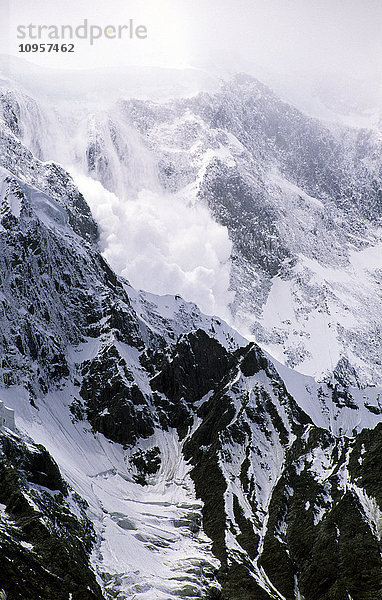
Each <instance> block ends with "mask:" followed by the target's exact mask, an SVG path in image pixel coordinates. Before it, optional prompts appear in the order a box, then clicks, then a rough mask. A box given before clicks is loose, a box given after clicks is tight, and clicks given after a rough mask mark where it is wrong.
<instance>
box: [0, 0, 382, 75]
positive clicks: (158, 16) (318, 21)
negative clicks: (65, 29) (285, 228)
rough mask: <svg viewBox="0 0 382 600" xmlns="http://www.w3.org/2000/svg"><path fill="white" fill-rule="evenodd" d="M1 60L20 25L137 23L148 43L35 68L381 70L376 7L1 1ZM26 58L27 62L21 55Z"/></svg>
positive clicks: (369, 3)
mask: <svg viewBox="0 0 382 600" xmlns="http://www.w3.org/2000/svg"><path fill="white" fill-rule="evenodd" d="M0 5H1V13H2V14H1V15H0V16H1V19H0V22H1V34H2V46H1V50H2V52H6V51H7V50H8V51H9V52H11V53H12V54H17V51H18V47H17V46H18V44H19V43H20V40H17V39H16V27H17V25H20V24H22V25H28V24H30V23H32V24H36V25H37V24H44V25H51V24H52V25H61V24H68V25H73V26H75V25H77V24H79V23H81V22H82V21H83V19H88V21H89V24H91V23H92V24H95V25H100V26H102V27H104V26H106V25H119V24H125V23H128V20H129V19H131V18H132V19H134V21H135V22H136V24H144V25H146V26H147V28H148V38H147V39H146V40H133V41H132V40H126V39H125V40H121V41H119V40H98V41H96V42H95V43H94V45H93V46H90V45H89V44H88V42H86V41H84V40H79V41H76V44H75V46H76V48H75V52H74V53H73V54H71V55H62V54H50V55H48V54H47V53H45V54H33V55H29V56H28V59H29V60H33V61H34V62H38V63H40V64H44V65H49V66H56V67H68V68H73V67H75V68H84V67H91V66H95V65H109V64H114V65H115V64H150V65H160V66H163V65H165V66H183V65H197V66H198V65H204V64H206V65H211V64H214V65H215V66H217V67H220V68H221V67H224V66H227V65H229V66H232V68H233V69H236V68H237V69H243V68H245V67H246V66H248V65H247V63H254V64H255V65H258V67H261V68H264V69H266V70H270V71H273V72H280V73H285V72H292V71H295V70H299V71H305V70H309V71H311V72H318V73H320V72H340V73H345V74H347V75H349V74H350V75H353V76H356V77H366V78H369V77H376V76H377V74H378V73H380V72H381V64H382V59H381V57H382V1H381V0H109V1H108V2H105V1H104V0H70V1H68V0H67V1H65V2H63V1H62V0H49V1H47V0H0ZM24 57H25V55H24Z"/></svg>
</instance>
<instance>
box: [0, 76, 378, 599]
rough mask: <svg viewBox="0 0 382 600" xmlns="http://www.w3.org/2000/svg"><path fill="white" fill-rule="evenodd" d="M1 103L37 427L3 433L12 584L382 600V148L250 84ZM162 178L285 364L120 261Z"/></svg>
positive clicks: (1, 186)
mask: <svg viewBox="0 0 382 600" xmlns="http://www.w3.org/2000/svg"><path fill="white" fill-rule="evenodd" d="M1 101H2V120H1V123H0V157H1V169H0V181H1V183H0V207H1V208H0V210H1V213H0V214H1V217H0V223H1V224H0V281H1V288H0V291H1V295H0V303H1V307H0V356H1V365H0V367H1V370H0V399H1V400H2V401H4V403H5V405H6V406H8V407H10V408H12V409H14V410H15V418H16V427H17V429H16V430H15V431H12V430H9V429H7V428H5V427H2V428H0V447H1V450H0V561H1V563H0V564H1V567H2V568H1V570H0V590H2V591H3V592H4V594H6V597H7V599H8V600H16V599H26V598H29V597H31V598H36V599H37V598H40V599H41V600H48V599H49V600H51V599H52V598H57V599H58V600H61V599H62V600H69V598H72V600H82V599H89V600H90V599H95V598H97V599H101V598H105V600H106V599H107V600H109V599H111V598H119V599H120V600H122V599H135V600H155V599H158V600H169V599H174V600H175V598H179V597H180V598H189V599H196V598H205V599H207V598H210V599H212V598H216V599H218V598H221V599H224V600H244V599H245V600H259V599H260V600H262V599H264V600H270V599H277V600H283V599H284V600H285V599H287V600H292V599H296V600H297V599H302V598H303V599H305V600H324V599H325V600H331V599H333V600H334V599H341V600H342V599H344V600H348V599H349V598H351V599H353V600H363V599H366V598H373V599H376V600H377V599H378V598H382V559H381V541H380V537H381V536H380V531H381V523H382V520H381V510H382V496H381V494H382V473H381V468H380V460H379V457H380V449H381V439H380V438H381V431H382V430H381V427H382V425H381V422H382V404H381V402H382V396H381V392H382V390H381V388H380V387H378V386H377V385H375V384H376V383H378V382H379V380H380V379H379V378H380V363H379V362H378V361H379V354H380V353H379V352H378V346H377V344H380V332H379V330H378V328H379V327H380V317H379V314H380V310H379V309H380V296H379V295H378V291H377V290H378V276H379V277H380V264H379V261H380V255H379V254H378V243H379V239H380V238H379V235H380V229H378V227H379V221H378V219H379V218H380V196H379V194H380V191H379V187H378V186H379V181H380V179H379V168H380V166H379V165H380V162H379V161H380V158H379V155H378V150H379V147H380V146H379V144H380V142H379V139H378V135H377V133H375V132H365V131H356V130H349V129H343V128H340V127H335V128H334V127H329V126H328V125H323V124H320V123H319V122H317V121H313V120H312V119H310V118H308V117H306V116H304V115H303V114H302V113H300V112H298V111H297V110H296V109H294V108H292V107H290V106H288V105H286V104H284V103H282V102H281V101H280V100H278V99H277V98H276V97H275V96H274V95H273V94H272V93H271V92H270V91H269V90H268V89H266V88H264V87H263V86H262V85H261V84H259V83H258V82H256V81H253V80H252V79H248V78H244V77H240V78H238V79H236V80H235V81H234V82H232V83H229V84H227V85H226V86H225V87H224V88H223V89H222V90H221V91H220V92H218V93H215V94H214V95H211V94H207V93H203V94H201V95H198V96H195V97H191V98H184V99H177V100H171V101H167V102H165V103H163V102H161V103H158V102H152V101H147V100H145V101H143V100H131V99H130V100H126V99H125V100H123V101H120V102H118V104H117V105H116V106H115V107H114V108H110V109H109V110H108V111H106V112H103V113H102V114H94V111H90V110H89V108H87V107H86V106H84V105H80V106H78V107H76V106H68V105H66V106H59V107H58V106H53V105H50V104H49V102H48V101H47V100H46V99H45V101H42V100H40V99H35V98H31V97H29V96H28V95H27V94H26V93H25V91H24V92H23V91H20V90H19V89H16V90H14V89H9V86H8V89H5V90H4V92H3V94H2V96H1ZM53 160H54V161H55V162H52V161H53ZM59 163H62V164H63V165H65V166H69V167H70V168H72V169H73V172H74V173H76V178H77V179H78V181H79V182H80V183H81V184H82V185H81V187H82V189H83V190H84V191H85V192H87V193H86V194H85V196H86V197H84V195H83V194H82V193H81V192H80V191H79V190H78V188H77V186H76V184H75V182H74V181H73V179H72V178H71V176H70V175H69V173H68V172H67V170H66V169H65V168H64V167H63V166H62V164H59ZM100 186H102V187H100ZM143 188H144V189H145V190H146V192H145V194H149V193H150V194H151V195H149V199H151V201H152V202H153V203H155V201H157V202H158V203H160V202H162V204H159V206H160V207H162V206H164V203H165V202H167V203H169V202H170V199H171V202H174V203H173V204H171V206H172V207H173V210H174V211H176V208H177V205H176V203H177V202H178V203H179V207H178V208H179V212H180V214H181V216H182V218H183V219H186V218H187V217H191V215H192V214H193V215H194V221H192V224H193V227H194V229H193V230H192V231H195V228H196V230H198V227H201V223H203V224H204V229H201V231H202V232H203V234H204V235H205V236H206V238H207V240H208V242H209V243H210V242H211V243H212V241H214V240H215V241H216V246H215V251H216V248H219V249H220V250H221V249H222V248H223V249H224V250H225V249H226V248H227V243H229V244H231V245H230V246H229V249H230V252H231V256H230V257H229V256H228V257H227V256H226V254H225V253H224V252H223V251H222V252H221V255H219V253H218V252H217V254H216V255H217V256H221V264H217V263H213V262H211V263H208V265H209V269H210V271H212V272H213V273H215V274H216V273H218V274H219V273H223V274H224V273H225V272H226V271H225V270H224V269H223V267H224V268H227V266H229V268H230V277H231V279H230V281H231V285H232V287H233V290H234V292H235V295H234V297H233V298H232V296H230V295H229V294H230V292H231V290H230V289H229V287H228V285H226V284H225V283H224V285H222V287H221V288H218V287H216V286H215V283H214V282H213V285H211V283H210V281H209V282H208V284H206V287H205V289H206V290H209V289H210V292H211V295H212V297H214V298H219V299H221V298H226V299H228V300H229V301H230V304H231V306H230V308H231V311H232V312H231V315H229V316H230V318H231V320H232V322H234V321H235V322H236V323H238V324H239V325H240V326H241V327H242V329H246V330H247V331H249V330H251V331H252V332H253V333H255V335H256V338H257V339H259V340H260V341H261V343H262V344H263V345H264V346H267V348H269V349H270V350H271V351H272V354H273V355H274V354H276V353H279V356H280V357H281V358H283V361H282V362H279V361H277V360H276V359H275V358H274V357H273V356H272V355H271V354H270V353H268V352H267V351H266V349H264V348H260V346H259V345H257V344H256V343H255V342H254V341H248V340H247V339H245V338H244V337H242V336H241V335H240V334H238V333H237V332H236V331H235V329H233V328H231V327H230V326H229V325H227V324H226V323H225V322H224V321H223V320H222V319H221V318H220V317H219V316H218V317H211V316H206V315H204V314H202V312H201V311H200V309H199V308H198V307H197V306H196V305H195V304H194V303H191V302H187V301H185V300H183V299H182V297H181V296H179V295H162V296H158V295H155V294H153V293H149V292H143V291H137V290H136V289H135V288H134V287H133V286H132V285H131V283H129V282H128V281H127V279H126V278H124V277H122V276H120V275H119V274H116V273H115V272H114V271H113V269H112V268H111V267H113V260H116V259H117V257H118V253H117V252H116V248H118V245H119V246H120V252H119V258H121V256H122V257H123V258H124V259H125V260H126V262H125V264H124V265H123V262H122V263H120V264H119V269H118V270H119V271H120V272H122V271H123V272H124V273H125V274H128V267H129V260H131V259H132V258H134V257H132V256H129V254H128V253H125V252H124V248H123V241H124V238H123V228H122V229H121V231H120V233H119V234H118V235H120V237H119V238H118V239H113V232H115V231H117V233H118V230H115V229H114V225H113V223H112V224H111V225H110V229H108V220H109V224H110V218H111V216H112V215H113V214H114V215H117V216H119V218H120V219H121V221H122V223H123V226H124V227H126V230H125V234H126V232H127V233H131V230H129V229H127V227H128V222H127V220H124V219H126V215H127V216H129V215H132V216H134V215H137V214H138V213H139V211H138V212H137V210H136V211H135V212H134V211H133V212H132V213H129V212H127V213H125V212H124V206H125V205H129V202H132V201H134V199H135V198H136V197H137V194H138V196H139V193H140V192H142V189H143ZM97 194H99V195H98V196H97ZM140 197H141V198H142V196H140ZM146 199H147V197H146ZM102 200H103V201H104V202H105V203H109V206H111V207H112V211H111V213H107V212H106V214H105V213H104V215H102V211H101V210H99V209H97V202H98V203H99V202H101V201H102ZM87 202H89V204H90V206H91V208H92V211H93V216H92V213H91V211H90V208H89V206H88V204H87ZM148 205H149V202H146V203H140V204H139V203H138V208H139V210H140V211H142V210H143V207H144V206H148ZM166 206H169V204H166ZM101 208H102V206H101ZM187 210H188V211H189V212H187ZM192 211H194V213H193V212H192ZM195 211H196V212H195ZM200 211H201V212H200ZM144 214H146V213H144ZM195 214H196V216H195ZM94 217H97V221H99V224H98V223H97V222H96V220H95V218H94ZM214 220H216V222H215V221H214ZM207 223H208V226H207ZM195 224H196V225H195ZM99 226H100V228H99ZM215 226H216V228H214V227H215ZM143 231H144V230H143V229H142V230H139V232H141V233H143ZM167 231H168V229H166V232H167ZM182 232H183V235H184V237H185V236H186V232H187V228H186V227H185V228H184V229H182ZM227 232H228V234H229V236H228V238H226V237H225V236H226V233H227ZM115 235H116V234H115V233H114V237H115ZM166 235H167V233H166ZM210 235H211V237H208V236H210ZM175 239H176V238H170V241H171V242H173V241H174V240H175ZM227 239H228V242H227ZM184 241H185V247H186V249H188V250H189V249H190V248H191V249H194V248H196V245H191V246H187V244H186V242H187V239H186V237H185V240H184ZM204 241H205V240H202V239H201V240H200V242H198V243H199V245H200V246H201V247H203V248H207V244H205V245H204V246H203V242H204ZM127 242H128V240H127ZM141 242H142V252H145V248H144V244H145V243H147V242H148V240H147V239H142V240H141ZM192 243H193V241H192V240H191V241H190V244H192ZM133 249H134V246H131V251H133ZM150 251H151V246H150ZM153 251H154V250H153ZM195 251H196V250H195ZM171 252H172V253H171ZM171 252H170V251H169V252H168V254H167V255H164V258H166V257H167V258H168V259H170V258H171V257H173V256H178V257H179V264H178V267H179V265H180V266H182V267H183V271H182V273H183V274H189V273H193V272H194V266H193V265H192V264H191V266H189V267H188V270H187V268H186V266H185V263H182V262H181V261H182V259H181V257H180V255H179V254H178V255H176V254H174V252H175V251H174V250H172V251H171ZM203 252H204V250H203ZM105 256H106V257H107V258H108V259H109V260H110V263H111V266H110V265H109V264H108V263H107V262H106V260H105ZM199 256H200V254H199V255H198V257H199ZM202 256H203V257H204V256H205V255H204V254H202ZM162 258H163V257H162ZM164 258H163V262H162V263H161V264H167V263H165V262H164ZM218 262H219V261H218ZM211 265H212V266H211ZM222 265H223V267H222ZM122 266H123V268H122ZM179 268H180V267H179ZM205 268H206V270H208V269H207V267H205ZM220 269H223V270H220ZM189 279H190V281H191V283H192V277H191V276H189ZM178 281H179V282H181V283H182V281H183V280H182V278H181V277H179V278H178ZM191 283H190V286H189V288H187V289H188V290H189V293H190V295H191V296H192V294H193V290H195V289H196V288H197V287H198V286H199V287H200V285H199V280H197V284H198V285H197V286H195V287H192V285H191ZM209 286H210V287H209ZM206 294H207V292H206ZM202 300H203V299H202ZM211 305H212V304H211ZM221 306H224V303H223V302H221ZM221 310H223V308H222V309H221ZM372 336H374V337H372ZM297 340H298V343H297ZM327 348H329V349H330V352H331V353H332V352H333V353H334V355H333V356H330V357H329V358H330V360H329V358H327V357H326V356H325V354H324V351H325V350H326V349H327ZM308 353H309V354H308ZM283 363H287V364H283ZM288 365H289V366H288ZM290 365H292V366H297V367H298V368H299V370H301V371H305V374H302V373H299V372H298V371H296V370H293V369H292V368H290ZM334 367H336V368H335V369H334ZM333 370H334V373H331V374H330V376H328V377H327V378H326V381H322V380H321V381H319V380H317V379H315V378H314V377H313V376H312V375H313V374H320V375H322V374H323V373H325V372H327V371H329V372H330V371H332V372H333ZM360 383H362V384H363V385H362V386H360V385H359V384H360ZM368 383H369V384H374V385H367V384H368Z"/></svg>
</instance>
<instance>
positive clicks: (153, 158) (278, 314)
mask: <svg viewBox="0 0 382 600" xmlns="http://www.w3.org/2000/svg"><path fill="white" fill-rule="evenodd" d="M1 104H2V106H3V109H2V113H3V119H4V121H5V122H6V123H7V124H8V127H9V128H10V130H11V131H12V132H13V134H14V135H15V136H18V138H19V139H21V140H23V141H24V142H25V144H26V145H27V146H28V147H29V148H30V149H31V150H32V151H33V152H34V154H36V155H37V156H38V157H39V158H43V159H44V160H51V159H52V158H55V159H56V160H59V161H60V162H65V164H71V165H75V168H76V169H77V170H78V169H79V170H80V171H81V172H83V173H85V174H88V175H90V176H91V177H92V178H95V179H98V180H99V181H100V182H101V183H102V184H103V186H104V187H105V188H107V189H108V190H111V191H113V192H115V193H116V194H117V195H118V196H119V197H120V198H122V199H123V198H132V197H136V195H137V194H138V193H139V192H140V191H142V190H145V189H151V190H155V191H157V192H158V191H159V192H161V193H170V194H174V193H179V194H181V195H182V197H185V198H187V199H188V200H189V202H190V204H192V203H194V202H195V201H196V202H200V203H201V204H202V205H205V206H208V207H209V209H210V211H211V214H212V215H213V216H214V218H215V219H216V220H217V221H218V222H219V223H221V224H222V225H224V226H225V227H226V228H227V229H228V232H229V235H230V238H231V240H232V242H233V250H232V256H231V286H232V289H233V290H234V291H235V300H234V302H233V303H232V305H231V307H230V309H231V313H232V318H233V319H235V320H236V323H237V326H239V327H240V328H241V330H242V331H245V332H246V333H251V334H253V335H255V336H256V339H257V340H258V341H259V342H260V343H262V344H264V345H266V346H267V348H268V349H269V350H270V351H271V352H272V353H273V354H274V355H275V356H277V358H279V359H280V360H282V362H284V363H285V364H287V365H288V366H291V367H293V368H295V367H296V368H298V369H299V370H300V371H301V372H303V373H306V374H309V375H313V376H318V377H321V378H322V377H323V376H327V375H328V373H333V372H335V371H336V367H337V365H338V363H340V364H341V362H342V361H343V360H346V361H348V362H349V364H350V365H351V366H352V368H354V369H355V370H356V372H357V373H358V380H359V382H360V383H361V384H362V385H364V384H368V383H380V382H381V364H380V359H379V354H380V351H381V348H380V345H379V340H380V338H381V331H380V324H379V319H378V316H379V314H380V311H381V306H380V300H379V294H378V286H379V285H380V267H381V265H380V259H379V256H380V245H381V237H380V227H379V225H380V220H381V185H380V180H381V160H380V155H381V139H380V134H379V133H378V132H377V131H369V130H366V129H350V128H346V127H343V126H338V125H333V124H328V123H321V122H319V121H318V120H316V119H312V118H310V117H308V116H306V115H304V114H303V113H301V112H300V111H299V110H297V109H296V108H294V107H293V106H291V105H289V104H287V103H285V102H282V101H281V100H280V99H279V98H278V97H277V96H276V95H275V94H274V93H273V92H272V91H271V90H270V89H269V88H267V87H266V86H264V85H262V84H261V83H260V82H258V81H256V80H254V79H252V78H250V77H248V76H245V75H239V76H237V77H236V78H235V79H234V80H233V81H231V82H227V83H224V84H223V85H222V87H221V89H220V90H219V91H217V92H215V93H214V94H207V93H202V94H198V95H197V96H194V97H192V98H185V99H177V100H171V101H167V102H151V101H143V100H135V99H130V100H124V101H121V102H118V103H116V104H115V105H114V106H113V107H112V108H111V109H110V110H109V111H106V112H103V113H102V114H98V113H96V112H94V110H93V108H90V107H89V106H86V105H81V106H80V107H76V110H75V111H74V110H73V107H71V106H70V103H69V105H68V106H60V107H53V106H52V105H49V103H48V105H47V102H46V99H45V101H44V102H39V101H38V100H34V99H32V98H29V97H28V96H27V95H26V94H25V93H22V92H19V91H15V90H13V89H7V90H4V91H3V93H2V96H1ZM53 109H54V110H53ZM57 115H59V118H57ZM36 124H37V126H36ZM52 127H53V128H55V130H56V132H57V135H56V136H55V138H56V141H55V142H54V143H53V142H52V139H51V138H52V136H51V135H50V130H51V128H52ZM36 129H38V131H36ZM79 140H81V143H80V142H79ZM4 151H5V155H7V153H8V152H9V149H7V147H5V150H4ZM18 151H19V152H20V148H19V149H18ZM47 168H49V166H47ZM30 177H32V175H30ZM32 179H33V180H34V181H35V183H37V184H38V185H39V187H40V183H39V182H38V181H37V180H36V177H34V178H33V177H32ZM61 192H62V190H61ZM78 212H81V208H80V209H79V211H77V210H76V218H80V217H79V215H78ZM88 234H89V235H90V234H91V232H88ZM360 281H361V282H362V284H361V285H359V282H360ZM148 283H149V282H148ZM280 296H283V298H285V302H284V303H283V307H282V310H279V308H280V307H279V298H280ZM318 328H320V329H321V338H323V339H325V342H324V343H323V344H322V346H321V345H319V344H317V343H316V342H315V336H316V332H317V329H318ZM372 339H373V340H374V342H373V343H371V342H370V340H372ZM328 346H330V347H331V349H332V351H331V353H328V352H327V351H325V348H327V347H328Z"/></svg>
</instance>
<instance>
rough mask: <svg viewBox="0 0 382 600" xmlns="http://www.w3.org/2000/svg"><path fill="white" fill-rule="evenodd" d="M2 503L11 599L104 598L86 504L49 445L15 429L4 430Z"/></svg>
mask: <svg viewBox="0 0 382 600" xmlns="http://www.w3.org/2000/svg"><path fill="white" fill-rule="evenodd" d="M0 503H1V504H0V507H1V512H0V546H1V553H0V554H1V556H0V561H1V569H0V589H1V590H2V591H3V592H5V594H6V598H8V599H9V600H22V599H24V598H32V597H33V598H36V600H37V599H41V600H42V599H44V600H45V599H47V598H57V599H60V600H61V599H62V600H64V599H65V600H66V599H67V598H68V597H72V598H73V599H74V598H77V599H78V600H85V599H86V600H101V599H102V598H103V596H102V593H101V589H100V587H99V585H98V584H97V582H96V578H95V576H94V573H93V571H92V569H91V567H90V561H89V557H90V553H91V550H92V547H93V544H94V541H95V532H94V528H93V526H92V523H91V521H90V520H89V518H88V517H87V515H86V503H85V502H84V501H83V500H81V498H80V497H79V496H78V495H76V494H74V493H73V490H70V489H68V486H67V485H66V484H65V482H64V481H63V479H62V477H61V474H60V471H59V469H58V467H57V465H56V463H55V462H54V461H53V460H52V458H51V456H50V455H49V454H48V452H47V451H46V450H45V448H43V447H41V446H37V445H35V444H33V442H32V441H31V440H28V439H25V438H22V437H20V436H19V435H18V434H12V435H10V434H9V432H8V434H7V433H1V434H0ZM70 594H71V596H70Z"/></svg>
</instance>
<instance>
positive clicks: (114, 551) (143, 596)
mask: <svg viewBox="0 0 382 600" xmlns="http://www.w3.org/2000/svg"><path fill="white" fill-rule="evenodd" d="M72 393H74V389H72V390H71V389H70V387H68V388H66V389H65V390H62V391H59V392H57V393H55V394H49V395H48V396H47V397H46V399H45V400H44V402H42V403H41V404H40V406H39V410H38V411H36V409H34V408H32V407H31V405H30V404H29V402H28V400H27V398H25V397H24V396H25V392H24V391H23V390H22V389H20V388H19V389H8V390H3V392H2V396H3V398H4V399H5V400H6V402H7V404H9V405H10V406H11V407H13V408H14V409H15V410H16V413H17V417H16V419H17V427H18V429H19V430H20V431H21V432H25V433H26V434H28V435H29V436H31V437H32V438H33V439H34V440H35V441H36V442H37V443H41V444H43V445H44V446H45V447H46V448H47V450H48V451H49V452H50V453H51V454H52V456H53V457H54V459H55V460H56V461H57V463H58V465H59V467H60V469H61V471H62V474H63V476H64V477H65V478H66V480H67V481H68V482H69V483H70V485H71V486H72V487H73V489H74V490H75V491H76V492H78V493H79V494H80V495H81V496H82V497H83V498H84V499H85V500H87V502H88V503H89V511H88V513H89V516H90V518H91V519H92V521H93V522H94V525H95V528H96V533H97V536H98V543H97V547H96V550H95V552H94V555H93V558H92V561H93V564H94V566H95V567H96V570H97V572H98V574H99V576H100V577H102V573H105V574H106V573H107V574H108V576H107V579H108V583H107V586H108V587H109V591H110V590H112V589H114V590H116V591H118V592H119V593H122V594H124V595H125V596H126V597H134V594H135V598H136V600H167V599H169V598H176V597H179V593H180V592H181V590H182V589H183V588H184V587H185V586H190V589H194V591H195V595H197V594H199V593H201V592H203V591H205V589H206V588H207V587H208V585H209V583H208V582H209V579H208V578H209V577H211V576H212V579H213V575H211V574H212V572H213V571H214V569H215V568H216V567H218V563H217V561H216V559H215V558H214V557H213V555H212V553H211V544H210V541H209V539H208V538H207V537H206V536H205V534H204V533H203V531H202V530H200V531H199V533H193V531H192V530H191V529H190V528H189V523H192V522H194V521H195V519H196V518H199V517H200V512H201V504H200V501H198V500H197V499H196V497H195V492H194V488H193V483H192V480H191V478H190V476H189V474H188V473H189V469H190V467H189V466H188V465H186V464H185V462H184V460H183V458H182V454H181V446H180V444H179V441H178V438H177V434H176V432H169V433H166V432H163V431H157V432H156V433H155V434H154V436H152V438H150V439H149V440H146V441H145V442H143V443H142V444H140V447H142V448H144V447H145V446H147V447H152V446H159V447H160V449H161V456H162V463H161V467H160V472H159V473H158V474H157V476H153V477H152V478H151V480H150V484H149V485H148V486H144V487H143V486H140V485H139V484H137V483H135V482H134V480H133V477H132V473H131V471H129V469H128V467H127V464H128V463H127V454H126V452H125V451H124V450H123V448H122V446H120V445H118V444H115V443H112V442H109V441H108V440H106V439H105V438H104V437H103V436H102V435H99V434H96V435H93V434H92V433H91V431H90V429H89V426H87V425H84V424H83V423H77V424H73V423H72V420H71V416H70V412H69V409H68V402H70V397H71V394H72ZM100 581H101V579H100Z"/></svg>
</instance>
